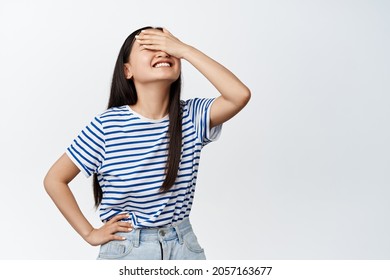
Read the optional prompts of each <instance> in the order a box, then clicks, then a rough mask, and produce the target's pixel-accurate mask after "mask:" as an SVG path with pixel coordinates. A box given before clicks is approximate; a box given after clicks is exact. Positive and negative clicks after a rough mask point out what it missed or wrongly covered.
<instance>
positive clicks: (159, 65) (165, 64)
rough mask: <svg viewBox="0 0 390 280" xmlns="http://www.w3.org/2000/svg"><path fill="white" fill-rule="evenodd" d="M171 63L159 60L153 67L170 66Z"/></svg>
mask: <svg viewBox="0 0 390 280" xmlns="http://www.w3.org/2000/svg"><path fill="white" fill-rule="evenodd" d="M170 66H171V65H170V64H169V63H167V62H160V63H157V64H156V65H155V66H154V67H155V68H159V67H170Z"/></svg>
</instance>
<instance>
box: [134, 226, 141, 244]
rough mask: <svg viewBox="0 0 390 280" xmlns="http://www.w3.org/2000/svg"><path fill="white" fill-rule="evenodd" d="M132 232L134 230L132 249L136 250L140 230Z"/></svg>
mask: <svg viewBox="0 0 390 280" xmlns="http://www.w3.org/2000/svg"><path fill="white" fill-rule="evenodd" d="M134 230H135V234H134V239H133V245H134V247H136V248H138V247H139V239H140V233H141V229H134Z"/></svg>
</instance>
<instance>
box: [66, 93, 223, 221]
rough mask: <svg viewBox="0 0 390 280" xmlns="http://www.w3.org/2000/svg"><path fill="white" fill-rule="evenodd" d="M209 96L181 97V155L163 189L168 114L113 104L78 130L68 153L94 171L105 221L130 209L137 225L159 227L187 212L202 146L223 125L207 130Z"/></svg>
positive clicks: (86, 169)
mask: <svg viewBox="0 0 390 280" xmlns="http://www.w3.org/2000/svg"><path fill="white" fill-rule="evenodd" d="M213 101H214V99H213V98H195V99H190V100H187V101H181V110H182V114H183V118H182V131H183V136H182V139H183V140H182V155H181V160H180V165H179V172H178V175H177V178H176V181H175V184H174V185H173V186H172V188H171V189H170V190H169V191H168V192H165V193H161V192H160V187H161V185H162V183H163V181H164V179H165V167H166V162H167V155H168V143H169V139H168V135H167V133H168V124H169V119H168V116H166V117H165V118H163V119H161V120H150V119H147V118H145V117H142V116H140V115H139V114H137V113H136V112H134V111H132V110H131V108H130V107H129V106H127V105H125V106H120V107H113V108H110V109H108V110H106V111H105V112H103V113H102V114H100V115H98V116H96V117H95V118H94V119H93V120H92V121H91V123H90V124H89V125H87V126H86V127H85V128H84V129H83V130H82V131H81V133H80V134H79V135H78V136H77V138H76V139H74V141H73V142H72V144H71V145H70V146H69V147H68V149H67V151H66V153H67V155H68V156H69V157H70V158H71V160H72V161H73V162H74V163H75V164H76V165H77V167H78V168H79V169H80V170H81V172H82V173H84V175H85V176H86V177H89V176H91V175H92V174H93V173H97V175H98V180H99V184H100V186H101V188H102V193H103V197H102V202H101V204H100V206H99V214H100V218H101V220H102V221H103V222H105V221H107V220H109V219H110V218H112V217H113V216H115V215H117V214H121V213H129V214H130V219H131V222H132V223H133V225H134V227H135V228H144V227H161V226H165V225H170V224H174V223H176V222H177V221H180V220H182V219H184V218H186V217H188V216H189V214H190V211H191V206H192V202H193V199H194V192H195V185H196V178H197V173H198V167H199V159H200V153H201V150H202V147H203V146H205V145H206V144H208V143H209V142H211V141H213V140H216V139H217V138H218V137H219V135H220V133H221V128H222V126H221V125H219V126H216V127H213V128H212V129H210V108H211V104H212V102H213Z"/></svg>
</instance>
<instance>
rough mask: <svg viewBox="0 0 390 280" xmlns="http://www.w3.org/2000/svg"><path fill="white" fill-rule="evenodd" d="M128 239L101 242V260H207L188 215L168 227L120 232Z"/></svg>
mask: <svg viewBox="0 0 390 280" xmlns="http://www.w3.org/2000/svg"><path fill="white" fill-rule="evenodd" d="M116 234H117V235H120V236H124V237H126V239H125V240H123V241H122V240H113V241H110V242H108V243H106V244H103V245H101V246H100V252H99V256H98V258H97V259H98V260H106V259H115V260H205V259H206V256H205V253H204V250H203V249H202V247H201V246H200V245H199V243H198V240H197V238H196V236H195V234H194V232H193V230H192V226H191V223H190V221H189V219H188V218H186V219H184V220H183V221H181V222H179V223H177V224H174V225H172V226H168V227H162V228H151V229H149V228H148V229H134V230H133V231H131V232H118V233H116Z"/></svg>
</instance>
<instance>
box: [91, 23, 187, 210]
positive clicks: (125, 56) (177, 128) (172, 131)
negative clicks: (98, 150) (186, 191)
mask: <svg viewBox="0 0 390 280" xmlns="http://www.w3.org/2000/svg"><path fill="white" fill-rule="evenodd" d="M150 28H154V27H150V26H147V27H143V28H140V29H138V30H136V31H134V32H133V33H131V34H130V35H129V36H128V37H127V38H126V40H125V42H124V43H123V45H122V47H121V49H120V51H119V55H118V59H117V61H116V64H115V68H114V74H113V77H112V83H111V92H110V98H109V101H108V106H107V108H108V109H109V108H112V107H118V106H123V105H133V104H135V103H137V91H136V89H135V85H134V82H133V80H132V79H126V78H125V72H124V64H125V63H127V62H128V60H129V57H130V52H131V49H132V47H133V44H134V40H135V35H137V34H139V33H140V32H141V31H142V30H144V29H150ZM156 29H160V30H162V28H160V27H157V28H156ZM180 92H181V75H180V76H179V78H178V79H177V80H176V81H175V82H173V83H172V84H171V88H170V92H169V104H168V110H169V127H168V136H169V148H168V161H167V165H166V170H165V180H164V182H163V184H162V186H161V188H160V191H161V192H166V191H168V190H169V189H170V188H171V187H172V186H173V184H174V183H175V180H176V177H177V173H178V170H179V163H180V157H181V146H182V125H181V122H182V117H181V111H180ZM93 193H94V198H95V206H96V207H98V206H99V204H100V203H101V201H102V197H103V192H102V188H101V187H100V185H99V182H98V178H97V174H96V173H95V174H94V176H93Z"/></svg>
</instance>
